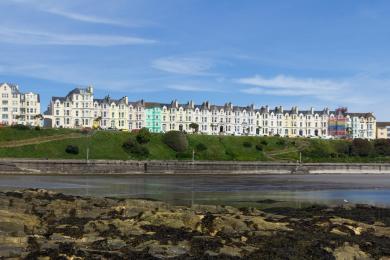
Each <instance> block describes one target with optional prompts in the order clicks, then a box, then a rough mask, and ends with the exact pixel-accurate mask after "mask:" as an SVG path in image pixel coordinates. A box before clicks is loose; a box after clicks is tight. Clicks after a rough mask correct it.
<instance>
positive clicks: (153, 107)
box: [145, 103, 162, 133]
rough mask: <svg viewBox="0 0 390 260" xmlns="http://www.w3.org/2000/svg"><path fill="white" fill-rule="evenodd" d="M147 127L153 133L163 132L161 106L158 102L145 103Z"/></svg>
mask: <svg viewBox="0 0 390 260" xmlns="http://www.w3.org/2000/svg"><path fill="white" fill-rule="evenodd" d="M145 117H146V118H145V121H146V122H145V123H146V128H148V129H149V131H150V132H152V133H160V132H162V128H161V106H160V104H158V103H145Z"/></svg>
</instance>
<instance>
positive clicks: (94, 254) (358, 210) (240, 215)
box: [0, 190, 390, 260]
mask: <svg viewBox="0 0 390 260" xmlns="http://www.w3.org/2000/svg"><path fill="white" fill-rule="evenodd" d="M1 258H7V259H8V258H11V259H12V258H14V259H20V258H23V259H165V258H169V259H383V260H384V259H390V209H386V208H376V207H370V206H365V205H355V206H344V207H333V208H329V207H323V206H312V207H309V208H303V209H293V208H272V209H268V210H265V211H260V210H258V209H254V208H242V209H237V208H233V207H228V206H201V205H199V206H194V207H192V208H188V207H180V206H172V205H169V204H166V203H163V202H158V201H148V200H135V199H118V198H92V197H75V196H68V195H64V194H60V193H53V192H50V191H47V190H23V191H13V192H1V193H0V259H1Z"/></svg>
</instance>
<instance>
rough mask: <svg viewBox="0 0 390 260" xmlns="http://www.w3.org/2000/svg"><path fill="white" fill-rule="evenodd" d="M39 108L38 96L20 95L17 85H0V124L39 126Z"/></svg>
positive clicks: (29, 93)
mask: <svg viewBox="0 0 390 260" xmlns="http://www.w3.org/2000/svg"><path fill="white" fill-rule="evenodd" d="M40 108H41V104H40V97H39V95H38V94H35V93H32V92H28V93H22V92H20V90H19V86H18V85H15V84H10V83H0V124H2V125H15V124H23V125H29V126H40V125H41V119H42V117H41V115H40V113H41V109H40Z"/></svg>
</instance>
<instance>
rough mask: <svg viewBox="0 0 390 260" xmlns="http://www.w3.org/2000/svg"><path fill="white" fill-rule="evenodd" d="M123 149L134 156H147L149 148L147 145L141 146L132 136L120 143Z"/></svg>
mask: <svg viewBox="0 0 390 260" xmlns="http://www.w3.org/2000/svg"><path fill="white" fill-rule="evenodd" d="M122 148H123V150H125V152H127V153H130V154H132V155H134V156H136V157H147V156H148V155H149V150H148V148H147V147H145V146H142V145H141V144H139V143H138V141H136V140H135V139H134V137H132V138H130V139H128V140H127V141H126V142H124V143H123V144H122Z"/></svg>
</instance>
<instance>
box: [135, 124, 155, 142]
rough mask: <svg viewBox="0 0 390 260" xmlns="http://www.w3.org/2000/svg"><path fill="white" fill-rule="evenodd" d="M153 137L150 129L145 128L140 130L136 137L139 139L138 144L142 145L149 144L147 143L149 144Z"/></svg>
mask: <svg viewBox="0 0 390 260" xmlns="http://www.w3.org/2000/svg"><path fill="white" fill-rule="evenodd" d="M151 136H152V135H151V134H150V132H149V129H147V128H145V127H144V128H141V130H139V132H138V134H137V136H136V139H137V142H138V143H140V144H147V143H149V141H150V138H151Z"/></svg>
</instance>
